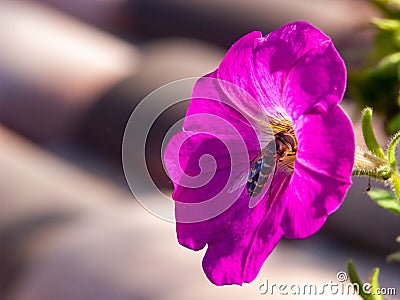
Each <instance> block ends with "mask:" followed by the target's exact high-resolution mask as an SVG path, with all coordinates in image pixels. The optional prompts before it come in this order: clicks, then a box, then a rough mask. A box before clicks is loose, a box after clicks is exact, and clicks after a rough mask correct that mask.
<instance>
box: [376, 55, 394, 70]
mask: <svg viewBox="0 0 400 300" xmlns="http://www.w3.org/2000/svg"><path fill="white" fill-rule="evenodd" d="M399 63H400V52H396V53H392V54H389V55H386V56H385V57H384V58H382V59H381V61H380V62H379V63H378V65H377V66H376V68H377V70H379V72H385V71H386V70H388V71H391V69H392V68H396V70H397V66H398V64H399Z"/></svg>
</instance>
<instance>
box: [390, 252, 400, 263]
mask: <svg viewBox="0 0 400 300" xmlns="http://www.w3.org/2000/svg"><path fill="white" fill-rule="evenodd" d="M387 260H388V261H394V262H398V263H400V251H398V252H394V253H392V254H390V255H388V257H387Z"/></svg>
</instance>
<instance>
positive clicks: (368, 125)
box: [361, 107, 386, 159]
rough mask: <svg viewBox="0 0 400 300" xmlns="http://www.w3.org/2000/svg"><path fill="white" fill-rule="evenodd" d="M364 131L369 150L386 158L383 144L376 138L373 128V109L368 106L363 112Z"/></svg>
mask: <svg viewBox="0 0 400 300" xmlns="http://www.w3.org/2000/svg"><path fill="white" fill-rule="evenodd" d="M361 115H362V120H361V122H362V123H361V124H362V132H363V136H364V140H365V144H366V145H367V147H368V149H369V151H371V152H372V153H373V154H374V155H376V156H377V157H379V158H382V159H386V157H385V154H384V153H383V150H382V148H381V146H380V145H379V144H378V141H377V140H376V137H375V134H374V130H373V128H372V109H371V108H369V107H367V108H365V109H364V110H363V111H362V112H361Z"/></svg>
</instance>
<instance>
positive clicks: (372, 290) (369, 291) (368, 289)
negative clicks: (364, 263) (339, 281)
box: [347, 260, 384, 300]
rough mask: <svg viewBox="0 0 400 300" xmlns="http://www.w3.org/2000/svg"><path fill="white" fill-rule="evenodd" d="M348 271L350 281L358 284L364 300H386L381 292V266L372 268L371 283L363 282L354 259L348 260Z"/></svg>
mask: <svg viewBox="0 0 400 300" xmlns="http://www.w3.org/2000/svg"><path fill="white" fill-rule="evenodd" d="M347 273H348V274H349V278H350V281H351V282H352V283H354V284H357V285H358V287H359V292H360V297H361V298H363V299H364V300H384V298H383V296H382V295H381V294H380V288H379V283H378V277H379V268H375V269H373V270H372V273H371V276H370V280H369V283H363V282H362V281H361V279H360V277H359V276H358V273H357V271H356V267H355V265H354V262H353V261H352V260H349V261H348V262H347Z"/></svg>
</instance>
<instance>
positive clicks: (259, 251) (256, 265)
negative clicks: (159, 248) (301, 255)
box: [176, 174, 287, 285]
mask: <svg viewBox="0 0 400 300" xmlns="http://www.w3.org/2000/svg"><path fill="white" fill-rule="evenodd" d="M281 177H282V175H281V174H277V179H278V180H279V181H281V182H282V185H277V186H276V187H275V188H274V191H273V194H274V195H275V194H277V193H281V191H282V190H284V187H285V186H286V184H287V182H285V181H284V180H285V178H287V177H284V178H281ZM192 197H193V195H192ZM248 202H249V197H248V195H247V194H246V192H244V193H243V194H242V195H241V197H240V198H239V199H238V201H236V202H235V203H234V205H232V207H230V208H229V209H228V210H227V211H225V212H224V213H223V214H221V215H219V216H218V217H216V218H213V219H211V220H208V221H204V222H200V223H193V224H187V223H186V224H182V223H177V225H176V226H177V227H176V228H177V234H178V240H179V242H180V243H181V244H182V245H184V246H186V247H189V248H191V249H194V250H197V249H199V248H194V247H195V246H199V245H201V246H204V244H205V243H207V244H208V248H207V252H206V254H205V256H204V259H203V269H204V272H205V273H206V275H207V277H208V278H209V280H210V281H211V282H213V283H214V284H216V285H224V284H240V285H241V284H242V283H243V282H251V281H252V280H254V278H255V277H256V276H257V274H258V272H259V271H260V269H261V267H262V265H263V263H264V261H265V259H266V258H267V257H268V255H269V254H270V253H271V251H272V250H273V249H274V247H275V246H276V244H277V243H278V241H279V240H280V238H281V237H282V229H281V228H280V220H281V218H282V216H283V212H284V209H285V206H286V203H285V202H284V201H273V202H272V206H271V207H270V208H269V209H268V208H267V205H268V204H267V203H268V201H267V199H264V200H263V201H261V202H260V203H259V204H258V205H257V206H255V207H253V208H249V205H248ZM194 237H195V239H194Z"/></svg>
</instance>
